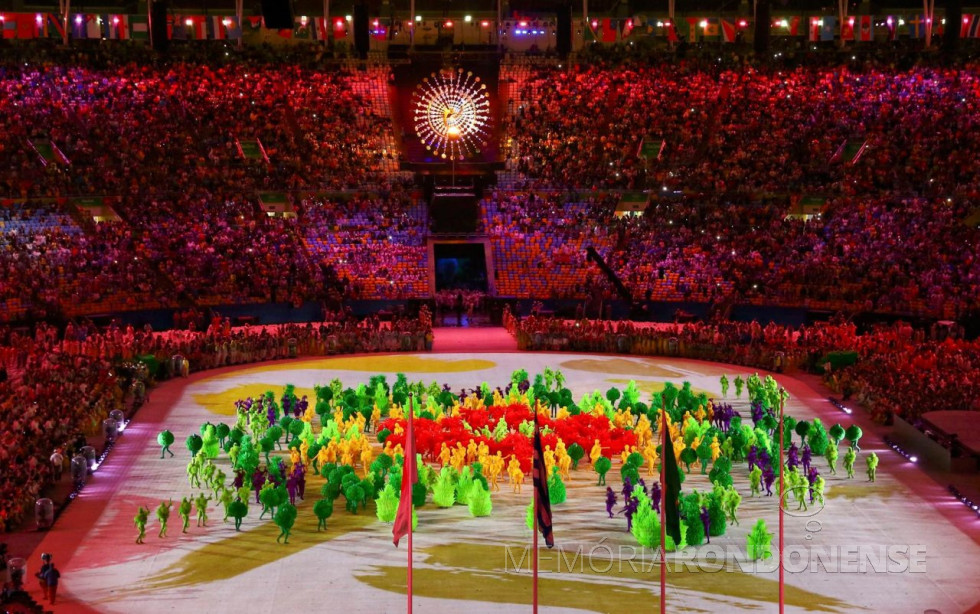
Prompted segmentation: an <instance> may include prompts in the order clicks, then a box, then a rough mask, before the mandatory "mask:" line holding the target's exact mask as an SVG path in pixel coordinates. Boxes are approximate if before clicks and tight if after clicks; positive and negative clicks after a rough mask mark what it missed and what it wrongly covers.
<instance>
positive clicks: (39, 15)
mask: <svg viewBox="0 0 980 614" xmlns="http://www.w3.org/2000/svg"><path fill="white" fill-rule="evenodd" d="M34 20H35V21H36V22H37V24H38V25H41V24H42V23H44V17H41V14H40V13H38V14H37V16H36V17H34Z"/></svg>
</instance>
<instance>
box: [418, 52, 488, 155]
mask: <svg viewBox="0 0 980 614" xmlns="http://www.w3.org/2000/svg"><path fill="white" fill-rule="evenodd" d="M412 102H413V106H414V108H415V133H416V134H417V135H418V137H419V139H420V140H421V141H422V144H423V145H425V148H426V149H427V150H429V151H431V152H432V153H433V154H435V155H436V156H437V157H439V158H442V159H443V160H465V159H466V158H468V157H471V156H473V155H475V154H478V153H480V148H481V147H483V144H484V143H485V142H486V138H487V132H488V129H489V124H490V97H489V95H488V94H487V86H486V84H485V83H482V82H481V81H480V77H476V76H474V75H473V73H472V72H466V71H464V70H463V69H462V68H458V69H456V70H447V71H443V72H440V73H432V75H431V76H429V77H426V78H425V79H423V80H422V82H421V83H419V84H418V85H417V86H416V87H415V94H414V96H413V97H412Z"/></svg>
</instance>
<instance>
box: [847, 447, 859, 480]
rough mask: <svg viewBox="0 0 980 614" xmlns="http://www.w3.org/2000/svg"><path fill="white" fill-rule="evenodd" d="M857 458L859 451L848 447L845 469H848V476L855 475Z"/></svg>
mask: <svg viewBox="0 0 980 614" xmlns="http://www.w3.org/2000/svg"><path fill="white" fill-rule="evenodd" d="M855 460H857V452H855V451H854V448H848V449H847V452H846V453H845V454H844V471H847V477H849V478H853V477H854V461H855Z"/></svg>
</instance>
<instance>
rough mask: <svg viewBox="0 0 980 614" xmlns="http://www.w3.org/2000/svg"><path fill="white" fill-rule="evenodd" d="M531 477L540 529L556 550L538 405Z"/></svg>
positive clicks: (535, 413)
mask: <svg viewBox="0 0 980 614" xmlns="http://www.w3.org/2000/svg"><path fill="white" fill-rule="evenodd" d="M532 466H533V469H532V473H531V475H532V476H533V479H534V494H535V506H534V507H535V509H534V513H535V515H536V516H537V519H538V528H539V529H540V530H541V535H542V536H543V537H544V543H546V544H548V547H549V548H554V546H555V537H554V536H553V535H552V534H551V499H550V498H548V476H547V468H546V467H545V464H544V447H543V446H542V445H541V432H540V431H539V430H538V412H537V404H535V409H534V461H533V463H532Z"/></svg>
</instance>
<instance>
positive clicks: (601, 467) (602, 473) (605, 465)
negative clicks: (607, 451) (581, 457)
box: [594, 456, 612, 486]
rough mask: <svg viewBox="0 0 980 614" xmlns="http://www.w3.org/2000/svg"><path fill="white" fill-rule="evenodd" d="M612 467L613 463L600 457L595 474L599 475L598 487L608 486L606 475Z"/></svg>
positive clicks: (597, 460) (596, 463) (596, 462)
mask: <svg viewBox="0 0 980 614" xmlns="http://www.w3.org/2000/svg"><path fill="white" fill-rule="evenodd" d="M611 467H612V461H611V460H609V459H608V458H606V457H605V456H600V457H599V458H597V459H596V461H595V465H594V468H595V472H596V473H598V474H599V482H598V483H597V484H596V486H605V484H606V473H607V472H608V471H609V469H610V468H611Z"/></svg>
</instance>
